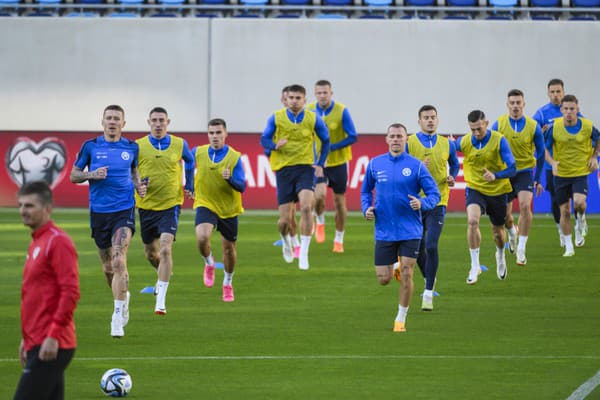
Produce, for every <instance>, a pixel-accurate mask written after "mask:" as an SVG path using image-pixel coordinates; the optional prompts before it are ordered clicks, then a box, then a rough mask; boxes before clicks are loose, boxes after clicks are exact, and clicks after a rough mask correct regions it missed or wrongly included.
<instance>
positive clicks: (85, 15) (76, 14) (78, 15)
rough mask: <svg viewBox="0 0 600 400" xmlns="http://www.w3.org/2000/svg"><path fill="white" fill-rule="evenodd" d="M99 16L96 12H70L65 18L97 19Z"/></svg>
mask: <svg viewBox="0 0 600 400" xmlns="http://www.w3.org/2000/svg"><path fill="white" fill-rule="evenodd" d="M99 16H100V14H98V13H97V12H95V11H70V12H68V13H66V14H65V17H69V18H96V17H99Z"/></svg>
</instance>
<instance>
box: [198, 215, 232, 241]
mask: <svg viewBox="0 0 600 400" xmlns="http://www.w3.org/2000/svg"><path fill="white" fill-rule="evenodd" d="M204 223H209V224H211V225H212V226H214V227H215V228H216V229H217V230H218V231H219V232H221V236H223V237H224V238H225V239H226V240H228V241H230V242H235V241H236V240H237V235H238V217H233V218H219V216H218V215H217V214H215V213H214V212H213V211H211V210H209V209H208V208H206V207H198V208H196V225H200V224H204Z"/></svg>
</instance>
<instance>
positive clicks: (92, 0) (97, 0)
mask: <svg viewBox="0 0 600 400" xmlns="http://www.w3.org/2000/svg"><path fill="white" fill-rule="evenodd" d="M75 3H78V4H104V0H75Z"/></svg>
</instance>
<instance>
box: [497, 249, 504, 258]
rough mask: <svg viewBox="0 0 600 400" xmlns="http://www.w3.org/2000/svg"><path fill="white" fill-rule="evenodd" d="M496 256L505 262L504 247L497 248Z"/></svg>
mask: <svg viewBox="0 0 600 400" xmlns="http://www.w3.org/2000/svg"><path fill="white" fill-rule="evenodd" d="M496 255H498V256H500V259H501V260H504V247H496Z"/></svg>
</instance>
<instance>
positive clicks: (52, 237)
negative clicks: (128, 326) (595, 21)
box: [14, 182, 79, 400]
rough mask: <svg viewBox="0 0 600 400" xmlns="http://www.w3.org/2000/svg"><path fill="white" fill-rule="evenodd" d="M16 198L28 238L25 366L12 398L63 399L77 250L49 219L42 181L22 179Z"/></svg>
mask: <svg viewBox="0 0 600 400" xmlns="http://www.w3.org/2000/svg"><path fill="white" fill-rule="evenodd" d="M17 197H18V201H19V213H20V214H21V218H22V219H23V224H25V225H26V226H28V227H30V228H31V236H32V237H33V240H32V242H31V244H30V245H29V250H28V251H27V259H26V261H25V267H24V269H23V286H22V288H21V331H22V335H23V338H22V339H21V344H20V345H19V358H20V360H21V364H22V365H23V367H24V369H23V375H22V376H21V380H20V381H19V386H18V387H17V391H16V393H15V397H14V399H15V400H17V399H18V400H23V399H35V400H45V399H48V400H50V399H51V400H57V399H63V398H64V372H65V369H66V368H67V365H69V362H70V361H71V359H72V358H73V355H74V354H75V347H76V346H77V341H76V338H75V324H74V321H73V313H74V311H75V307H76V306H77V300H79V274H78V270H77V252H76V251H75V246H74V245H73V241H72V240H71V238H70V237H69V236H68V235H67V234H66V233H65V232H64V231H63V230H61V229H59V228H58V227H57V226H56V225H55V224H54V222H53V221H52V220H51V219H50V213H51V212H52V191H51V190H50V187H49V186H48V184H47V183H46V182H30V183H26V184H25V185H23V187H21V189H20V190H19V192H18V194H17Z"/></svg>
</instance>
